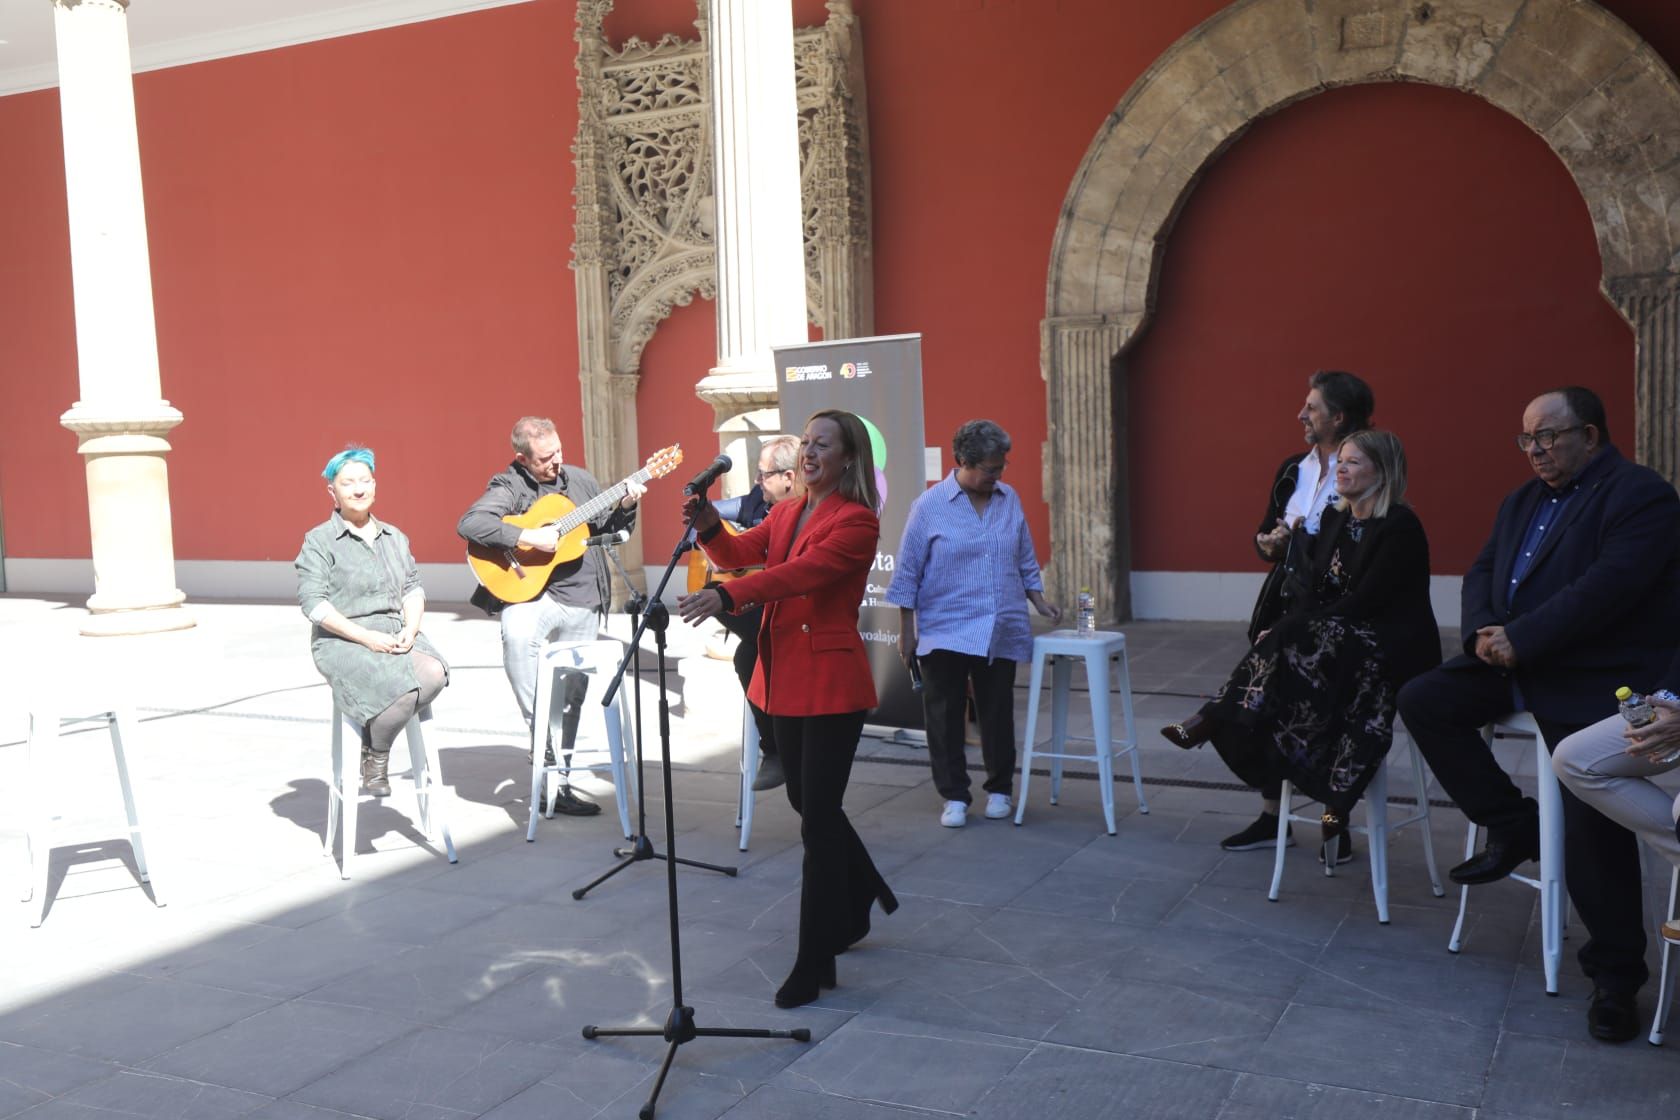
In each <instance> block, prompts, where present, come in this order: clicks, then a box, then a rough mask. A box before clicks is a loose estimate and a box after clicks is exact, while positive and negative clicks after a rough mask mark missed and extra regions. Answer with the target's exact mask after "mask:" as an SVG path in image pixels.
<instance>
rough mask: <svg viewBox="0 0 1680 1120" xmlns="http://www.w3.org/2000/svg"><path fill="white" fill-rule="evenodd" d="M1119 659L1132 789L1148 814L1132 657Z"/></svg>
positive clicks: (1139, 806) (1122, 716)
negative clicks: (1134, 711)
mask: <svg viewBox="0 0 1680 1120" xmlns="http://www.w3.org/2000/svg"><path fill="white" fill-rule="evenodd" d="M1117 660H1118V661H1119V662H1120V716H1121V718H1122V719H1124V720H1125V723H1126V746H1125V748H1124V749H1125V751H1126V752H1127V753H1128V754H1130V755H1131V758H1132V789H1133V790H1135V791H1136V792H1137V803H1138V812H1140V813H1143V814H1145V815H1147V814H1148V813H1149V802H1147V801H1145V800H1144V797H1143V766H1142V764H1141V763H1140V762H1139V761H1138V734H1137V721H1136V720H1135V719H1133V718H1132V668H1131V658H1129V657H1127V656H1125V655H1124V654H1122V655H1121V656H1120V657H1119V658H1118V659H1117ZM1105 679H1106V677H1105Z"/></svg>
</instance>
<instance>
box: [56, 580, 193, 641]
mask: <svg viewBox="0 0 1680 1120" xmlns="http://www.w3.org/2000/svg"><path fill="white" fill-rule="evenodd" d="M175 594H177V595H181V597H182V598H183V599H184V598H186V596H185V595H182V594H181V592H179V591H177V592H176V593H175ZM96 598H97V596H96ZM89 603H90V604H91V603H92V600H91V599H90V600H89ZM197 625H198V621H197V620H196V619H194V618H193V616H192V612H190V611H188V610H187V608H186V607H184V606H182V605H181V604H180V603H179V602H175V603H166V604H164V605H162V606H156V607H119V608H116V609H112V610H100V609H99V608H97V607H94V606H91V605H90V606H89V607H88V616H87V618H85V619H83V620H82V624H81V626H80V627H79V632H80V633H81V635H82V636H83V637H86V638H122V637H129V636H131V635H135V634H164V633H167V632H169V631H171V630H191V629H192V628H193V627H194V626H197Z"/></svg>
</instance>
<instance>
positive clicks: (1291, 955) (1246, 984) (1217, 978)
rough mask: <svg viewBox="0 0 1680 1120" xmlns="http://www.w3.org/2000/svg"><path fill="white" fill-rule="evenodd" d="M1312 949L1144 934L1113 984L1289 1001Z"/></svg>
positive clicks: (1227, 935) (1242, 938) (1191, 933)
mask: <svg viewBox="0 0 1680 1120" xmlns="http://www.w3.org/2000/svg"><path fill="white" fill-rule="evenodd" d="M1318 951H1319V950H1318V948H1317V946H1314V945H1307V946H1302V945H1298V944H1291V943H1289V942H1283V941H1277V940H1260V939H1258V938H1254V937H1250V936H1248V935H1247V934H1246V933H1245V932H1242V931H1240V930H1233V931H1228V932H1220V931H1214V930H1202V929H1176V928H1168V927H1165V926H1162V927H1158V928H1156V929H1149V930H1142V931H1140V932H1139V933H1138V935H1137V937H1136V938H1135V939H1134V940H1133V941H1132V944H1131V948H1130V951H1129V952H1127V953H1125V954H1124V955H1122V956H1121V957H1120V958H1119V959H1118V960H1117V961H1116V963H1115V965H1114V968H1113V970H1112V971H1111V974H1110V978H1117V977H1123V978H1126V979H1131V980H1151V981H1156V982H1158V983H1162V984H1171V985H1176V986H1178V987H1181V988H1188V989H1190V990H1192V991H1202V992H1211V993H1213V994H1216V995H1220V994H1235V995H1241V996H1252V997H1259V998H1262V999H1279V1000H1287V999H1290V998H1291V997H1292V996H1293V995H1294V994H1295V991H1296V990H1297V989H1298V988H1299V987H1300V984H1301V981H1302V980H1303V979H1304V978H1305V977H1306V975H1307V973H1308V972H1309V971H1310V969H1311V967H1312V960H1313V958H1314V957H1316V956H1317V955H1318Z"/></svg>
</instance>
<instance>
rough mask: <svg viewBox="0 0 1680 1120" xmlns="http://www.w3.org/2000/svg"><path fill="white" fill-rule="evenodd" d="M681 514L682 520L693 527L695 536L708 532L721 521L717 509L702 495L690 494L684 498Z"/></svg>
mask: <svg viewBox="0 0 1680 1120" xmlns="http://www.w3.org/2000/svg"><path fill="white" fill-rule="evenodd" d="M682 512H683V520H684V521H686V522H687V523H688V524H690V525H692V526H694V532H695V534H696V535H698V534H700V533H706V532H710V531H711V528H712V526H714V525H716V524H717V523H718V522H719V521H720V520H722V518H720V517H718V511H717V508H716V507H715V506H713V505H712V503H711V502H708V501H707V500H706V497H705V495H704V494H690V495H688V496H687V497H685V498H684V499H683V506H682Z"/></svg>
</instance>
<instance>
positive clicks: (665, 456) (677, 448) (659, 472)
mask: <svg viewBox="0 0 1680 1120" xmlns="http://www.w3.org/2000/svg"><path fill="white" fill-rule="evenodd" d="M682 461H683V453H682V444H680V443H673V444H672V445H671V446H669V447H662V448H660V449H659V450H658V451H655V452H654V453H653V454H652V455H649V456H648V460H647V462H646V463H645V464H643V469H644V470H646V471H647V473H648V477H649V478H664V477H665V476H666V475H668V474H670V473H671V472H672V471H674V470H676V469H677V468H678V467H680V466H681V465H682Z"/></svg>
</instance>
